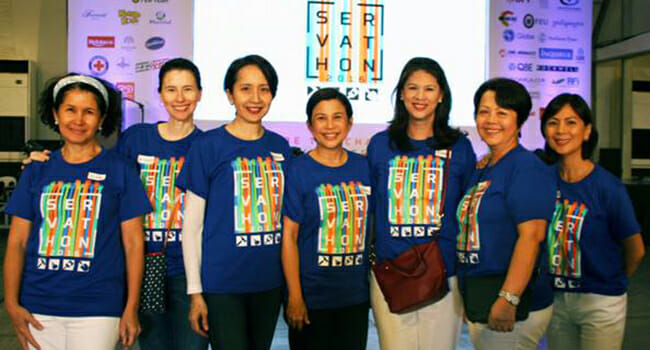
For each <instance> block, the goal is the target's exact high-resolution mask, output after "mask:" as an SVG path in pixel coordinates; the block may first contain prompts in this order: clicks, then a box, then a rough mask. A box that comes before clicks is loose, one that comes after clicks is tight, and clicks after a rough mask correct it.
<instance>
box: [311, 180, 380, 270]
mask: <svg viewBox="0 0 650 350" xmlns="http://www.w3.org/2000/svg"><path fill="white" fill-rule="evenodd" d="M369 192H370V189H369V188H368V187H366V186H363V185H362V184H361V183H359V182H357V183H354V182H349V183H344V182H343V183H341V184H339V185H332V184H322V185H320V186H318V187H317V188H316V195H317V196H318V207H319V212H320V226H319V228H318V247H317V250H318V254H317V259H318V266H320V267H340V266H354V265H362V264H363V251H364V250H365V242H366V220H367V214H368V194H369Z"/></svg>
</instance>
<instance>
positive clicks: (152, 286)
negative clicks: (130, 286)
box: [140, 239, 167, 313]
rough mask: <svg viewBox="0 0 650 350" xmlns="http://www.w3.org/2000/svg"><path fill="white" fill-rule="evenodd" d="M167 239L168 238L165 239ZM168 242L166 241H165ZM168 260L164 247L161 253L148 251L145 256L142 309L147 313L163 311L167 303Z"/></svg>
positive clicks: (141, 292) (141, 291)
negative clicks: (166, 276)
mask: <svg viewBox="0 0 650 350" xmlns="http://www.w3.org/2000/svg"><path fill="white" fill-rule="evenodd" d="M165 241H166V239H165ZM165 243H166V242H165ZM166 274H167V262H166V259H165V253H164V247H163V251H162V252H160V253H148V254H145V256H144V278H143V279H142V289H141V290H140V311H141V312H146V313H163V312H165V310H166V307H165V304H166V300H165V297H166V295H165V289H166V286H165V275H166Z"/></svg>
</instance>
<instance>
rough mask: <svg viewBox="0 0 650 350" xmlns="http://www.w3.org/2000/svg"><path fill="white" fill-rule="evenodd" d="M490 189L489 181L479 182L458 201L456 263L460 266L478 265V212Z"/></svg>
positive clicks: (479, 241)
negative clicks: (458, 227)
mask: <svg viewBox="0 0 650 350" xmlns="http://www.w3.org/2000/svg"><path fill="white" fill-rule="evenodd" d="M489 187H490V180H487V181H483V182H479V183H478V184H477V185H474V186H472V188H470V189H469V191H468V192H467V194H465V196H463V199H462V200H461V201H460V205H459V206H458V210H457V212H456V216H457V217H458V224H459V225H460V230H459V232H458V239H457V242H456V243H457V244H456V250H457V253H458V261H460V263H462V264H478V263H479V258H478V252H479V250H481V240H480V237H481V235H480V230H479V227H478V212H479V208H480V206H481V199H482V198H483V195H484V194H485V192H486V191H487V189H488V188H489Z"/></svg>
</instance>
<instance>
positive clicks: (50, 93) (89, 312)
mask: <svg viewBox="0 0 650 350" xmlns="http://www.w3.org/2000/svg"><path fill="white" fill-rule="evenodd" d="M39 114H40V116H41V120H42V121H43V123H44V124H46V125H48V126H50V127H51V128H52V129H54V130H55V131H57V132H58V133H59V134H60V135H61V138H62V139H63V141H64V144H63V147H62V148H61V149H59V150H57V151H55V152H53V153H52V154H51V155H50V160H49V161H48V162H44V163H41V162H34V163H33V164H30V165H29V166H27V167H26V168H25V170H24V171H23V173H22V175H21V177H20V181H19V182H18V185H17V187H16V189H15V190H14V192H13V195H12V197H11V199H10V201H9V203H8V205H7V208H6V209H5V212H6V213H8V214H11V215H12V221H11V227H10V231H9V238H8V242H7V252H6V255H5V262H4V286H5V305H6V308H7V312H8V314H9V317H10V319H11V322H12V325H13V327H14V330H15V332H16V335H17V337H18V340H19V342H20V344H21V347H22V348H23V349H28V348H30V349H33V348H35V349H88V347H89V346H91V345H90V344H92V346H91V347H92V348H94V349H107V350H108V349H113V348H114V347H115V345H116V344H117V342H118V340H119V341H120V342H121V343H122V345H123V346H131V345H133V343H134V342H135V339H136V337H137V335H138V333H139V332H140V325H139V322H138V300H139V297H140V283H141V280H142V272H143V252H144V236H143V232H142V215H144V214H146V213H147V212H149V211H151V205H150V204H149V200H148V199H147V196H146V194H145V191H144V189H143V187H142V184H141V182H140V179H139V176H138V172H137V169H136V167H135V164H133V163H131V162H129V161H128V160H126V159H125V158H123V157H122V156H120V155H119V154H117V153H116V152H114V151H111V150H105V149H103V148H102V147H101V145H100V144H99V143H98V141H97V138H96V135H97V134H98V133H101V134H102V135H103V136H109V135H111V134H112V133H113V132H114V131H115V130H116V129H117V127H118V126H119V125H120V120H121V116H122V114H121V104H120V98H119V93H118V92H117V91H116V90H115V89H114V88H113V87H112V86H111V85H110V84H108V83H106V82H104V81H102V80H100V79H96V78H92V77H88V76H83V75H76V74H70V75H67V76H65V77H62V78H57V79H54V80H53V81H51V82H50V83H49V84H47V87H46V89H45V91H44V92H43V94H42V96H41V99H40V101H39Z"/></svg>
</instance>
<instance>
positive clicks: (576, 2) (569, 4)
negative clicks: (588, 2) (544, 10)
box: [560, 0, 580, 6]
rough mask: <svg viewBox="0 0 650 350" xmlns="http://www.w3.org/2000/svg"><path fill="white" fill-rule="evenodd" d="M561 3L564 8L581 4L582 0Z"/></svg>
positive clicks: (565, 0)
mask: <svg viewBox="0 0 650 350" xmlns="http://www.w3.org/2000/svg"><path fill="white" fill-rule="evenodd" d="M560 3H561V4H562V5H564V6H575V5H577V4H579V3H580V0H560Z"/></svg>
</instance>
